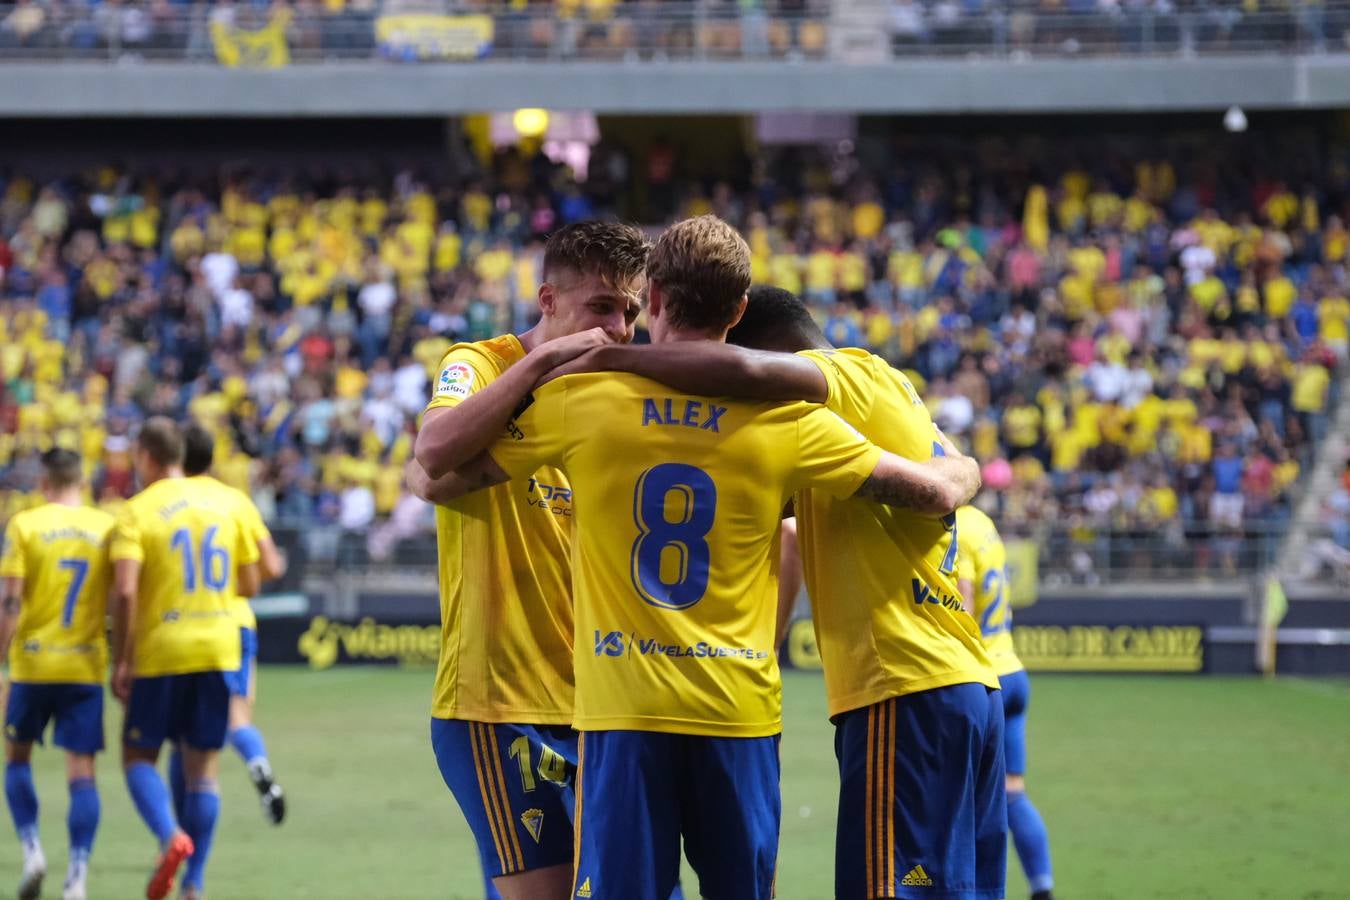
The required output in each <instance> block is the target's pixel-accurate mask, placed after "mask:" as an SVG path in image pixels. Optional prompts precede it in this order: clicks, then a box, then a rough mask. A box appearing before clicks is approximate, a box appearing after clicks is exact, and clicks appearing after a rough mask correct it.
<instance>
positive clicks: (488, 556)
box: [407, 222, 649, 900]
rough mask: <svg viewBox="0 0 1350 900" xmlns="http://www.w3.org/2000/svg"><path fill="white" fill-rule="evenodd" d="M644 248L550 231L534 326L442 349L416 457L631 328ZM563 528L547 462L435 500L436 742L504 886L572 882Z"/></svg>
mask: <svg viewBox="0 0 1350 900" xmlns="http://www.w3.org/2000/svg"><path fill="white" fill-rule="evenodd" d="M648 249H649V244H648V242H647V240H646V238H645V237H643V235H642V233H641V232H639V231H637V230H636V229H634V228H631V227H629V226H625V225H615V224H604V223H599V222H582V223H577V224H573V225H569V226H567V227H565V228H562V229H560V230H558V231H557V232H556V233H554V234H553V235H552V236H551V237H550V238H549V241H548V243H547V245H546V247H545V250H544V264H543V280H544V283H543V285H542V286H541V287H540V289H539V304H540V307H541V311H542V313H543V317H542V318H541V319H540V321H539V324H538V325H536V326H535V327H534V328H532V329H530V330H529V331H527V332H525V333H524V334H522V335H521V336H520V337H519V338H517V337H516V336H514V335H509V334H508V335H502V336H500V337H496V338H492V339H491V340H487V341H480V342H478V343H473V344H457V345H455V346H454V347H452V348H450V350H449V352H448V353H447V354H446V356H445V358H444V359H443V360H442V362H441V369H440V375H439V378H438V379H437V383H436V387H435V395H434V396H433V397H432V400H431V403H430V405H429V406H428V408H427V413H426V416H425V418H424V420H423V426H422V431H421V433H420V434H419V435H418V439H417V452H418V455H419V456H421V455H424V454H427V453H432V454H436V455H439V456H440V458H442V459H443V460H445V461H446V463H447V464H448V465H458V464H460V463H462V462H464V461H466V460H468V459H470V458H471V457H472V456H474V455H475V454H477V453H478V452H480V451H482V450H483V449H485V448H486V447H487V446H489V445H490V444H491V443H492V441H493V440H495V439H496V438H497V437H498V436H499V435H500V434H501V433H502V431H503V430H504V428H505V427H506V424H507V422H508V421H509V419H510V417H511V414H512V413H513V412H514V411H515V409H516V408H517V407H518V406H519V405H520V402H521V400H522V399H524V397H525V396H526V395H527V394H528V393H529V391H530V390H531V389H532V388H533V387H534V384H535V382H536V381H537V380H538V379H539V378H540V376H541V375H543V374H544V373H545V372H547V371H548V370H549V369H551V368H553V367H554V366H555V365H557V364H558V363H560V362H564V361H566V360H567V359H569V358H570V356H571V355H575V354H577V353H580V352H582V351H583V350H585V349H587V348H588V347H591V346H594V345H595V344H597V343H598V342H600V341H603V340H616V341H618V340H628V339H630V338H631V337H632V329H633V325H634V322H635V321H636V319H637V315H638V312H639V310H640V301H639V296H640V293H641V290H642V286H643V284H644V281H645V279H644V277H643V267H644V266H645V264H646V261H647V251H648ZM407 474H408V481H409V486H410V488H411V489H412V490H413V491H414V492H416V493H418V494H419V495H420V496H422V497H423V498H424V499H433V500H434V499H437V498H436V497H435V496H432V495H429V494H428V480H427V479H426V476H425V473H424V472H422V470H421V468H420V467H419V466H418V465H417V464H416V462H415V461H414V462H412V463H410V464H409V466H408V472H407ZM572 528H573V506H572V489H571V486H570V484H569V483H568V481H567V479H566V478H565V477H564V476H563V474H562V473H561V472H560V471H558V469H557V468H556V467H544V468H539V469H538V470H537V471H535V470H531V471H529V472H522V473H520V477H519V478H517V479H515V480H513V481H512V482H510V483H509V484H502V485H499V486H497V487H494V488H492V489H490V490H487V491H483V492H481V493H478V494H474V495H472V496H468V497H463V498H462V499H458V500H454V501H451V502H449V503H448V504H447V505H444V506H438V507H437V509H436V533H437V547H438V551H439V557H440V591H441V633H442V644H441V655H440V662H439V665H438V667H437V672H436V687H435V693H434V696H433V698H432V707H431V716H432V718H431V737H432V747H433V749H434V750H435V753H436V761H437V764H438V766H439V767H440V771H441V775H442V777H443V778H444V779H445V783H446V786H447V787H449V788H450V791H451V793H453V794H454V797H455V799H456V800H457V801H458V803H459V805H460V808H461V809H462V810H463V812H464V817H465V819H466V820H467V821H468V822H469V825H470V827H471V829H472V831H473V834H474V837H475V839H476V841H477V845H478V852H479V857H480V860H481V862H482V866H483V871H484V873H485V875H487V876H488V877H489V878H490V879H491V880H492V882H493V883H494V884H495V885H496V887H497V889H498V890H499V891H500V892H501V894H502V896H503V897H505V898H506V900H565V898H567V897H569V896H571V893H572V891H571V885H572V857H573V850H574V846H573V841H572V823H571V815H572V813H571V809H572V806H573V800H572V797H571V794H572V789H573V773H574V770H575V765H576V760H577V753H576V734H575V732H573V731H572V730H571V728H570V725H571V722H572V714H573V709H572V692H573V679H572V630H573V628H572V569H571V546H572Z"/></svg>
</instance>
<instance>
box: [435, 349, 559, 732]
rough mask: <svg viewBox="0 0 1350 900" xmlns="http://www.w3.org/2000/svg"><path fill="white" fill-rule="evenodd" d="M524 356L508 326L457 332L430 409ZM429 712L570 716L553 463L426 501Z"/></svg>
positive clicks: (481, 717) (551, 721) (510, 717)
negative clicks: (429, 513)
mask: <svg viewBox="0 0 1350 900" xmlns="http://www.w3.org/2000/svg"><path fill="white" fill-rule="evenodd" d="M524 356H525V349H524V348H523V347H522V346H521V345H520V341H519V340H517V339H516V338H515V336H514V335H509V334H508V335H503V336H502V337H497V338H493V339H491V340H488V341H480V342H479V343H476V344H457V345H455V346H454V347H451V348H450V350H449V352H447V353H446V355H445V358H444V359H443V360H442V361H441V368H440V374H439V377H438V379H437V382H436V389H435V395H434V396H433V397H432V399H431V403H430V405H429V406H428V409H437V408H440V407H452V406H456V405H458V404H459V403H461V402H462V401H463V400H464V398H466V397H468V396H470V395H471V394H474V393H477V392H478V391H480V390H482V389H483V388H484V387H485V386H487V385H488V384H491V383H492V381H493V380H494V379H496V378H497V377H498V376H500V375H501V374H502V373H503V372H505V371H506V370H507V369H508V368H510V367H511V366H512V365H514V364H515V363H517V362H519V361H520V360H521V359H522V358H524ZM436 548H437V551H438V553H437V555H438V556H439V558H440V587H441V656H440V662H439V664H438V665H437V667H436V688H435V695H434V696H433V698H432V705H431V714H432V715H433V716H435V717H436V718H439V719H469V720H472V721H478V722H524V723H531V724H538V725H566V724H568V723H570V722H571V721H572V693H573V688H572V684H573V682H572V571H571V563H570V558H571V554H572V490H571V487H570V486H569V485H568V483H567V479H565V478H564V477H563V476H562V473H560V472H558V471H557V470H556V469H548V468H542V469H539V471H533V470H532V471H530V472H527V473H524V474H522V476H521V477H519V478H516V479H515V480H513V481H512V482H510V483H509V484H501V485H497V486H496V487H494V488H491V489H489V490H486V491H480V492H478V493H476V494H471V495H469V496H467V497H462V498H460V499H459V500H456V501H455V502H454V503H452V504H451V505H450V506H448V507H445V506H438V507H436Z"/></svg>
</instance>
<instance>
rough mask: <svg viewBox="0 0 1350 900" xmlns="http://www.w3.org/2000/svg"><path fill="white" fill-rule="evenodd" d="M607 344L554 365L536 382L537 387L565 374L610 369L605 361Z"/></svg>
mask: <svg viewBox="0 0 1350 900" xmlns="http://www.w3.org/2000/svg"><path fill="white" fill-rule="evenodd" d="M605 346H606V345H603V344H602V345H601V346H599V347H593V348H592V349H590V350H587V351H586V352H585V353H583V354H581V355H580V356H578V357H576V358H574V359H571V360H569V361H567V362H565V363H563V364H562V365H560V366H554V367H553V368H552V369H549V370H548V371H547V372H545V373H544V374H543V376H542V377H541V378H540V379H539V381H537V382H536V383H535V385H534V386H535V388H536V389H538V388H541V387H543V386H544V385H546V384H548V383H549V382H550V381H552V380H553V379H555V378H562V377H563V376H564V375H579V374H581V373H583V372H604V371H607V370H608V368H609V367H608V366H606V365H605V364H604V362H603V354H602V351H603V350H604V347H605Z"/></svg>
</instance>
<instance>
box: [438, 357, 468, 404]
mask: <svg viewBox="0 0 1350 900" xmlns="http://www.w3.org/2000/svg"><path fill="white" fill-rule="evenodd" d="M473 378H474V375H473V369H472V368H471V367H470V366H469V364H468V363H462V362H452V363H450V365H448V366H446V367H445V368H444V369H441V377H440V378H439V379H438V380H437V382H436V396H437V397H458V398H460V399H461V400H462V399H464V398H465V397H467V396H469V394H471V393H473Z"/></svg>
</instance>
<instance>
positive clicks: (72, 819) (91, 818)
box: [66, 778, 100, 863]
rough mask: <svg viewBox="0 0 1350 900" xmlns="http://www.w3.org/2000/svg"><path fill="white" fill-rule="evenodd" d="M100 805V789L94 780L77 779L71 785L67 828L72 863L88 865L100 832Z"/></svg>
mask: <svg viewBox="0 0 1350 900" xmlns="http://www.w3.org/2000/svg"><path fill="white" fill-rule="evenodd" d="M99 812H100V804H99V800H98V788H97V787H96V786H95V785H94V779H92V778H77V779H75V780H74V781H72V782H71V783H70V812H69V813H67V814H66V828H67V829H69V831H70V861H71V862H72V863H76V862H79V863H87V862H88V861H89V854H90V853H91V852H92V851H93V849H94V833H95V832H97V831H98V817H99Z"/></svg>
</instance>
